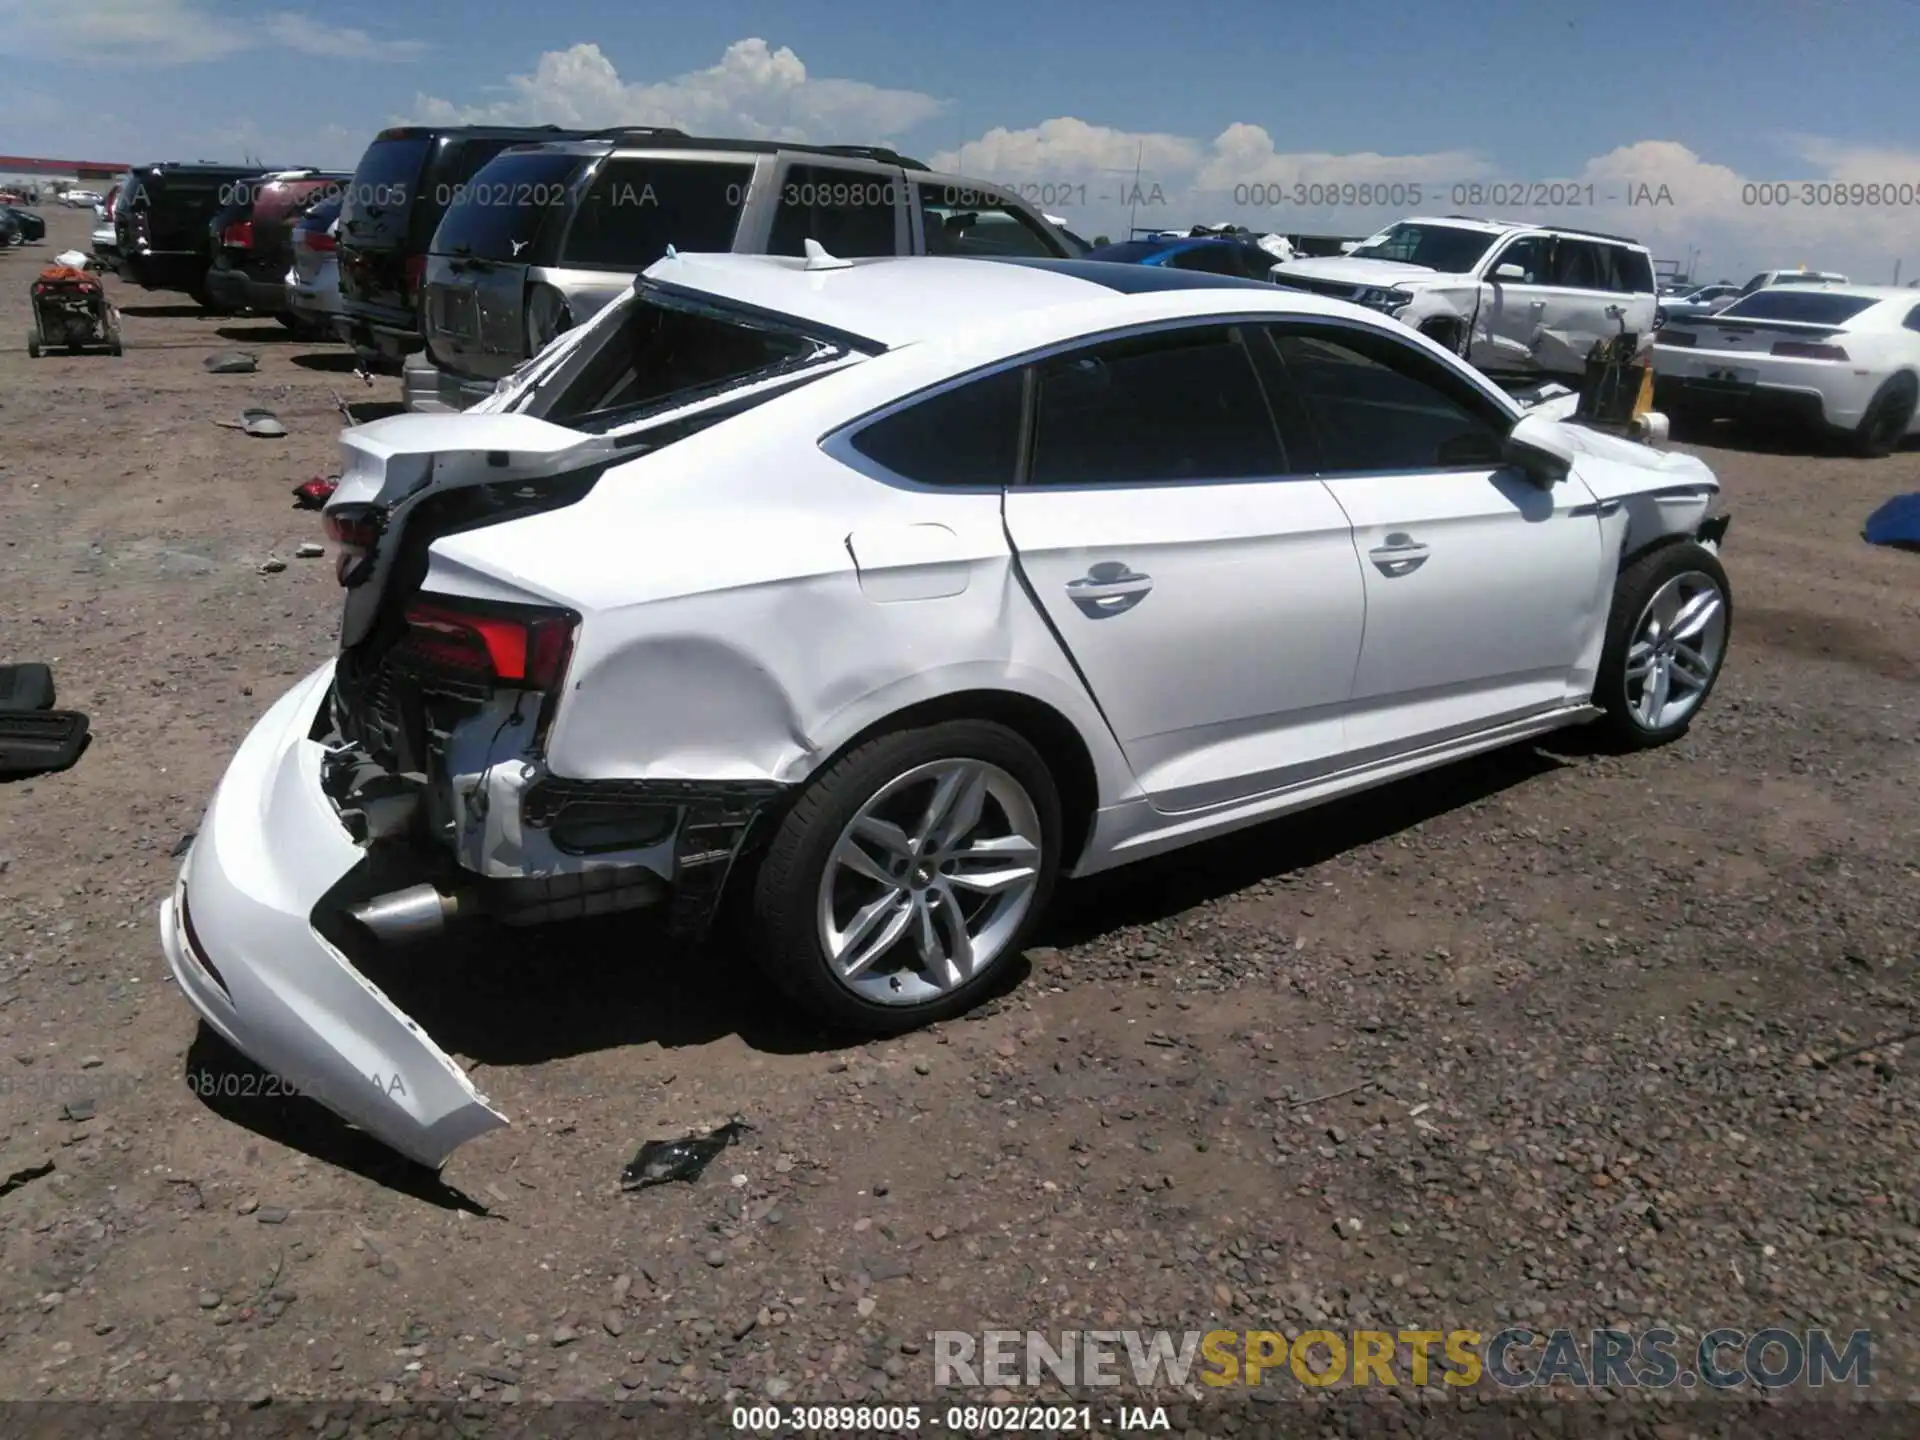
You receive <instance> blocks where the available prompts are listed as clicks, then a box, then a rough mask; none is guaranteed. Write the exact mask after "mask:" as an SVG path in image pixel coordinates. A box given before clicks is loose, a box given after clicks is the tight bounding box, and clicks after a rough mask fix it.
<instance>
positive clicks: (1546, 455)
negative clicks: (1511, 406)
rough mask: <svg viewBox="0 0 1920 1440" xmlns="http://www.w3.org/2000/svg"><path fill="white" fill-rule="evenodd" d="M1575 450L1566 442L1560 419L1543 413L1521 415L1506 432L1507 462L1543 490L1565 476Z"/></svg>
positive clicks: (1570, 468)
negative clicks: (1551, 417) (1553, 418)
mask: <svg viewBox="0 0 1920 1440" xmlns="http://www.w3.org/2000/svg"><path fill="white" fill-rule="evenodd" d="M1578 453H1579V452H1578V451H1576V450H1575V449H1574V447H1573V446H1572V445H1571V444H1569V443H1568V442H1567V435H1566V432H1565V431H1564V430H1563V429H1562V428H1561V426H1560V422H1559V421H1557V420H1549V419H1548V418H1547V417H1546V416H1544V415H1522V416H1521V417H1520V418H1519V419H1518V420H1516V421H1515V422H1514V426H1513V429H1511V430H1509V431H1508V432H1507V443H1506V446H1505V458H1506V461H1507V463H1508V464H1509V465H1514V466H1517V467H1519V468H1520V469H1522V470H1524V471H1526V473H1527V475H1528V477H1529V478H1531V479H1532V481H1533V483H1534V484H1536V485H1538V486H1539V487H1540V488H1541V489H1542V490H1550V489H1552V488H1553V487H1554V486H1555V485H1558V484H1559V483H1560V482H1561V481H1562V480H1564V479H1566V478H1567V472H1568V471H1570V470H1572V469H1573V462H1574V458H1575V456H1576V455H1577V454H1578Z"/></svg>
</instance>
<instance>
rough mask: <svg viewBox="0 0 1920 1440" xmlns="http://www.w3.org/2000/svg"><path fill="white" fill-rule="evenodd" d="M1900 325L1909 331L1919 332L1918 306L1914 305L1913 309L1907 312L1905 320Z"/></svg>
mask: <svg viewBox="0 0 1920 1440" xmlns="http://www.w3.org/2000/svg"><path fill="white" fill-rule="evenodd" d="M1900 323H1901V324H1902V325H1904V326H1906V327H1907V329H1909V330H1920V305H1916V306H1914V307H1913V309H1911V310H1909V311H1908V312H1907V318H1906V319H1905V320H1902V321H1901V322H1900Z"/></svg>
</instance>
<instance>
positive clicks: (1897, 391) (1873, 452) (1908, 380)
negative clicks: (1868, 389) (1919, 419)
mask: <svg viewBox="0 0 1920 1440" xmlns="http://www.w3.org/2000/svg"><path fill="white" fill-rule="evenodd" d="M1903 395H1904V396H1905V402H1904V404H1903V405H1902V414H1903V417H1904V418H1903V420H1902V423H1901V426H1900V429H1899V431H1898V432H1897V433H1896V434H1895V435H1894V436H1893V437H1892V439H1891V440H1890V441H1885V442H1883V441H1882V440H1880V439H1879V438H1878V431H1879V425H1880V420H1881V416H1882V414H1883V412H1884V411H1885V410H1886V409H1887V407H1889V406H1891V405H1894V404H1896V403H1899V399H1900V397H1901V396H1903ZM1916 404H1920V386H1916V384H1915V382H1914V379H1913V377H1912V376H1911V375H1896V376H1894V377H1893V378H1892V379H1891V380H1889V381H1887V383H1886V384H1884V385H1882V386H1881V387H1880V389H1879V390H1878V391H1877V392H1876V393H1875V394H1874V397H1873V400H1872V401H1871V402H1870V403H1869V404H1868V406H1867V413H1866V414H1865V415H1862V416H1861V417H1860V426H1859V428H1858V429H1857V430H1855V431H1854V436H1853V440H1854V448H1855V449H1856V450H1858V451H1859V452H1860V453H1861V454H1862V455H1865V456H1868V457H1870V458H1876V459H1877V458H1879V457H1880V456H1883V455H1890V454H1892V453H1893V452H1894V451H1895V450H1898V449H1899V448H1900V444H1901V442H1902V441H1903V440H1905V439H1906V433H1907V429H1908V427H1909V426H1911V425H1912V424H1913V411H1914V406H1915V405H1916Z"/></svg>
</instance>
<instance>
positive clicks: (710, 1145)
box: [620, 1119, 753, 1190]
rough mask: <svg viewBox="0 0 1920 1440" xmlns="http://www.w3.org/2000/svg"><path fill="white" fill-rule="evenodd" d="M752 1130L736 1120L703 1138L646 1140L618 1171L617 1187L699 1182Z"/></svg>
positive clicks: (702, 1136)
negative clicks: (732, 1146) (726, 1152)
mask: <svg viewBox="0 0 1920 1440" xmlns="http://www.w3.org/2000/svg"><path fill="white" fill-rule="evenodd" d="M752 1129H753V1127H752V1126H751V1125H749V1124H747V1123H746V1121H744V1120H738V1119H735V1120H729V1121H728V1122H727V1123H726V1124H725V1125H722V1126H721V1127H720V1128H719V1129H717V1130H711V1131H709V1132H708V1133H706V1134H705V1135H686V1136H683V1137H681V1138H680V1139H678V1140H649V1141H647V1143H646V1144H644V1145H642V1146H641V1147H640V1153H639V1154H637V1155H635V1156H634V1157H633V1159H632V1160H630V1161H628V1162H627V1168H626V1169H625V1170H622V1171H621V1172H620V1188H621V1189H623V1190H644V1189H646V1188H647V1187H648V1186H649V1185H665V1184H666V1183H667V1182H668V1181H670V1180H698V1179H699V1178H700V1172H701V1171H703V1170H705V1169H706V1168H707V1166H709V1165H710V1164H712V1163H713V1159H714V1157H715V1156H716V1155H718V1154H719V1153H720V1152H721V1151H722V1150H724V1149H726V1148H727V1146H729V1145H731V1144H732V1143H733V1142H734V1141H735V1140H738V1139H739V1138H740V1137H741V1136H742V1135H745V1134H746V1133H748V1132H749V1131H750V1130H752Z"/></svg>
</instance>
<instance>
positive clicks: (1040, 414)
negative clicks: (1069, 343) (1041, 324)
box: [1031, 325, 1286, 485]
mask: <svg viewBox="0 0 1920 1440" xmlns="http://www.w3.org/2000/svg"><path fill="white" fill-rule="evenodd" d="M1285 472H1286V462H1285V459H1284V457H1283V456H1282V454H1281V451H1280V437H1279V433H1278V432H1277V431H1276V430H1275V429H1274V425H1273V416H1272V414H1271V413H1270V412H1269V411H1268V409H1267V401H1266V396H1265V394H1264V393H1263V392H1262V391H1261V389H1260V381H1259V378H1258V377H1257V376H1256V375H1255V373H1254V369H1253V361H1252V360H1251V358H1250V357H1249V356H1248V355H1247V351H1246V347H1245V346H1244V345H1242V344H1241V343H1240V342H1239V337H1238V334H1237V332H1236V331H1235V330H1234V329H1233V328H1232V327H1229V326H1225V325H1210V326H1200V327H1195V328H1192V329H1186V330H1177V331H1173V332H1171V333H1168V334H1161V335H1151V336H1145V337H1142V338H1139V339H1132V340H1118V341H1112V342H1109V343H1107V344H1104V345H1093V346H1089V347H1087V348H1085V349H1082V350H1076V351H1073V352H1072V353H1071V354H1069V355H1065V356H1062V357H1060V358H1058V359H1056V360H1052V361H1049V362H1048V363H1047V364H1046V365H1045V366H1044V367H1043V368H1042V370H1041V372H1040V395H1039V405H1038V411H1037V414H1036V423H1035V433H1034V450H1033V471H1032V476H1031V480H1032V483H1033V484H1035V485H1088V484H1127V483H1141V482H1154V481H1183V480H1184V481H1192V482H1201V481H1207V480H1237V479H1243V478H1246V477H1249V476H1255V475H1280V474H1284V473H1285Z"/></svg>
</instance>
